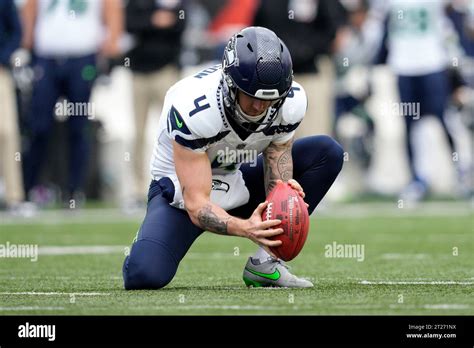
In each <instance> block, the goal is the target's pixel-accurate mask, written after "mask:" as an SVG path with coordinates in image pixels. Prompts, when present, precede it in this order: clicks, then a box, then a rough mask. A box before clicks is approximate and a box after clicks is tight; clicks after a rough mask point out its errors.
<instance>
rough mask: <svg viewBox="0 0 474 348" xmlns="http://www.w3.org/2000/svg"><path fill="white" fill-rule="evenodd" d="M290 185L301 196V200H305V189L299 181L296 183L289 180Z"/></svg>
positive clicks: (293, 180) (307, 205)
mask: <svg viewBox="0 0 474 348" xmlns="http://www.w3.org/2000/svg"><path fill="white" fill-rule="evenodd" d="M288 184H289V185H290V186H291V188H292V189H293V190H295V191H296V192H298V194H299V195H300V196H301V198H303V199H304V197H305V196H306V194H305V193H304V191H303V187H301V185H300V183H299V182H298V181H296V180H295V179H290V180H288ZM305 204H306V207H309V204H308V203H306V202H305Z"/></svg>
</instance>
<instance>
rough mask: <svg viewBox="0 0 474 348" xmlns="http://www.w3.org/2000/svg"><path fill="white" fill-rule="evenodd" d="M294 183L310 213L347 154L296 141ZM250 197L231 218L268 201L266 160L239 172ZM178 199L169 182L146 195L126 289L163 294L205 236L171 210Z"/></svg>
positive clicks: (322, 142) (326, 144)
mask: <svg viewBox="0 0 474 348" xmlns="http://www.w3.org/2000/svg"><path fill="white" fill-rule="evenodd" d="M292 156H293V177H294V179H295V180H296V181H298V182H299V183H300V184H301V186H302V187H303V190H304V191H305V193H306V198H305V201H306V203H308V204H309V208H308V210H309V212H310V213H312V212H313V210H314V209H315V208H316V206H317V205H318V203H319V202H320V201H321V199H322V198H323V197H324V195H325V194H326V192H327V191H328V190H329V188H330V187H331V185H332V183H333V182H334V180H335V179H336V177H337V175H338V174H339V172H340V171H341V168H342V162H343V150H342V148H341V146H340V145H339V144H338V143H337V142H336V141H334V140H333V139H332V138H330V137H328V136H325V135H321V136H312V137H307V138H303V139H299V140H296V141H295V143H294V144H293V151H292ZM241 170H242V172H243V177H244V180H245V183H246V185H247V187H248V189H249V191H250V200H249V202H248V203H247V204H245V205H243V206H241V207H238V208H236V209H233V210H230V211H229V214H231V215H234V216H239V217H242V218H248V217H250V215H251V214H252V212H253V211H254V210H255V208H256V207H257V205H258V204H259V203H262V202H264V201H265V198H266V195H265V187H264V180H263V159H262V156H259V159H258V164H257V166H255V167H251V166H250V165H249V164H246V165H243V166H242V167H241ZM173 195H174V187H173V184H172V182H171V180H170V179H168V178H163V179H161V180H160V181H153V182H152V183H151V185H150V190H149V193H148V207H147V212H146V216H145V219H144V221H143V223H142V225H141V227H140V229H139V231H138V234H137V237H136V239H135V241H134V243H133V245H132V248H131V250H130V255H129V256H127V257H126V258H125V262H124V264H123V279H124V285H125V289H127V290H131V289H159V288H162V287H164V286H165V285H167V284H168V283H169V282H170V281H171V280H172V279H173V277H174V275H175V273H176V270H177V269H178V265H179V262H180V261H181V260H182V259H183V257H184V255H185V254H186V252H187V251H188V250H189V248H190V247H191V245H192V244H193V242H194V241H195V240H196V238H197V237H199V236H200V235H201V233H202V232H203V230H202V229H200V228H199V227H197V226H195V225H194V224H193V223H192V221H191V219H190V218H189V216H188V213H187V212H186V211H184V210H181V209H177V208H174V207H171V206H170V205H169V202H170V201H171V200H172V198H173Z"/></svg>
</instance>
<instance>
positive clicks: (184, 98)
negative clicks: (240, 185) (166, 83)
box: [165, 76, 222, 138]
mask: <svg viewBox="0 0 474 348" xmlns="http://www.w3.org/2000/svg"><path fill="white" fill-rule="evenodd" d="M218 86H219V80H216V79H214V78H212V79H206V80H201V79H198V78H195V76H189V77H186V78H184V79H183V80H181V81H179V82H178V83H176V84H175V85H174V86H173V87H171V88H170V90H169V91H168V93H167V95H166V99H167V102H166V103H165V104H167V105H168V106H169V111H168V131H169V132H170V133H171V134H173V133H180V134H181V135H182V136H183V135H184V136H185V137H186V138H189V137H192V138H212V137H215V136H216V135H217V134H218V133H219V131H220V130H221V129H222V118H221V115H220V111H219V107H218V104H217V103H218V101H217V97H216V91H217V88H218ZM173 138H174V136H173Z"/></svg>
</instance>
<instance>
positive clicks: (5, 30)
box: [0, 0, 33, 215]
mask: <svg viewBox="0 0 474 348" xmlns="http://www.w3.org/2000/svg"><path fill="white" fill-rule="evenodd" d="M20 42H21V26H20V21H19V19H18V14H17V10H16V7H15V4H14V2H13V0H3V1H1V2H0V171H1V172H0V179H3V180H1V181H3V182H2V184H3V185H4V187H5V189H4V191H5V202H6V205H7V208H8V209H9V210H10V211H11V212H12V213H15V214H16V213H18V214H22V215H24V214H28V210H30V211H31V212H33V209H32V207H31V206H29V205H27V204H24V192H23V186H22V174H21V155H20V153H21V151H20V137H19V129H18V115H17V108H16V101H15V86H14V83H13V79H12V77H11V71H10V69H9V68H10V66H11V65H20V64H22V63H23V62H21V61H16V60H15V59H13V55H14V52H15V51H16V50H17V49H18V48H19V46H20Z"/></svg>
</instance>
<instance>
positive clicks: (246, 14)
mask: <svg viewBox="0 0 474 348" xmlns="http://www.w3.org/2000/svg"><path fill="white" fill-rule="evenodd" d="M257 5H258V1H255V0H227V1H224V5H223V7H222V8H220V9H219V11H218V12H217V14H216V15H215V17H214V18H213V19H212V22H211V23H210V25H209V32H210V34H211V37H212V38H213V41H214V43H215V44H216V47H217V49H216V60H217V61H221V59H222V55H223V53H224V48H225V46H226V45H227V42H228V41H229V37H231V36H232V35H234V34H235V33H237V32H239V31H240V30H242V29H243V28H245V27H248V26H250V25H252V22H253V19H254V16H255V10H256V8H257Z"/></svg>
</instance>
